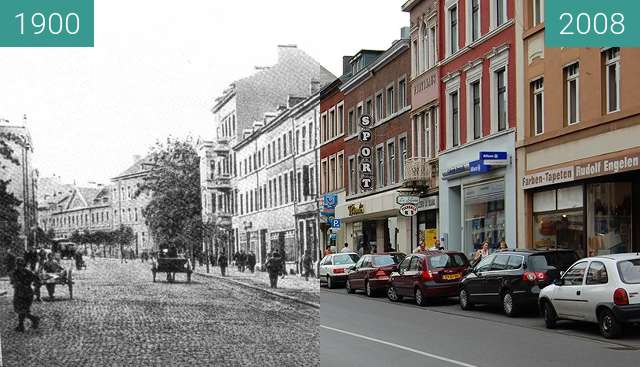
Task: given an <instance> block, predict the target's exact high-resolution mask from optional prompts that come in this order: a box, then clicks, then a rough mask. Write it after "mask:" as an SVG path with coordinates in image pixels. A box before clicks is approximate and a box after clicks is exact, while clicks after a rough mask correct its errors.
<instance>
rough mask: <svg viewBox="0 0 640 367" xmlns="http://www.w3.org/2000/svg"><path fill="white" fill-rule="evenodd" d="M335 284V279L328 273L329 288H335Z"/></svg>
mask: <svg viewBox="0 0 640 367" xmlns="http://www.w3.org/2000/svg"><path fill="white" fill-rule="evenodd" d="M334 286H335V285H334V284H333V280H331V276H329V275H327V288H329V289H333V288H334Z"/></svg>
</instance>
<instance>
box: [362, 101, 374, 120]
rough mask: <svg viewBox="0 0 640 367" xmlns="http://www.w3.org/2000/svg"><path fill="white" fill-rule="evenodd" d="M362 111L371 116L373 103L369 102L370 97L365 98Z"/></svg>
mask: <svg viewBox="0 0 640 367" xmlns="http://www.w3.org/2000/svg"><path fill="white" fill-rule="evenodd" d="M364 113H366V114H367V115H369V116H372V113H373V103H372V102H371V98H369V99H367V103H366V105H365V108H364Z"/></svg>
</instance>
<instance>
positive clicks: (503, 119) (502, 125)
mask: <svg viewBox="0 0 640 367" xmlns="http://www.w3.org/2000/svg"><path fill="white" fill-rule="evenodd" d="M505 73H506V69H505V68H501V69H498V70H496V71H495V72H494V74H495V80H496V99H497V113H498V116H497V117H498V131H502V130H506V129H507V84H506V81H505Z"/></svg>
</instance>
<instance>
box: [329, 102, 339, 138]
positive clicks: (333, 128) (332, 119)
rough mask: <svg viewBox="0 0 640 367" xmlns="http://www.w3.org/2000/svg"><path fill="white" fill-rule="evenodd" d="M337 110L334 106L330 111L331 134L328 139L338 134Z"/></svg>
mask: <svg viewBox="0 0 640 367" xmlns="http://www.w3.org/2000/svg"><path fill="white" fill-rule="evenodd" d="M336 130H337V129H336V110H335V108H332V109H331V110H330V111H329V136H327V139H326V140H329V139H333V138H334V137H335V136H336Z"/></svg>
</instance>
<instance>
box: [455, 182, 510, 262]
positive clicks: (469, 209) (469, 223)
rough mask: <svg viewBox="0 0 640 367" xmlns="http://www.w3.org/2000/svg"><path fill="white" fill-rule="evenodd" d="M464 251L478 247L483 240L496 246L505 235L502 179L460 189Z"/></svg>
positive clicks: (494, 247) (493, 246) (492, 246)
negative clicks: (463, 222)
mask: <svg viewBox="0 0 640 367" xmlns="http://www.w3.org/2000/svg"><path fill="white" fill-rule="evenodd" d="M464 208H465V211H464V215H465V226H464V232H465V247H464V249H465V251H467V252H471V251H473V250H478V249H480V247H481V246H482V243H483V242H484V241H488V242H489V247H490V248H491V249H496V248H497V247H498V244H499V243H500V241H501V240H503V239H504V238H505V217H504V181H494V182H490V183H486V184H482V185H476V186H471V187H467V188H465V189H464Z"/></svg>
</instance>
